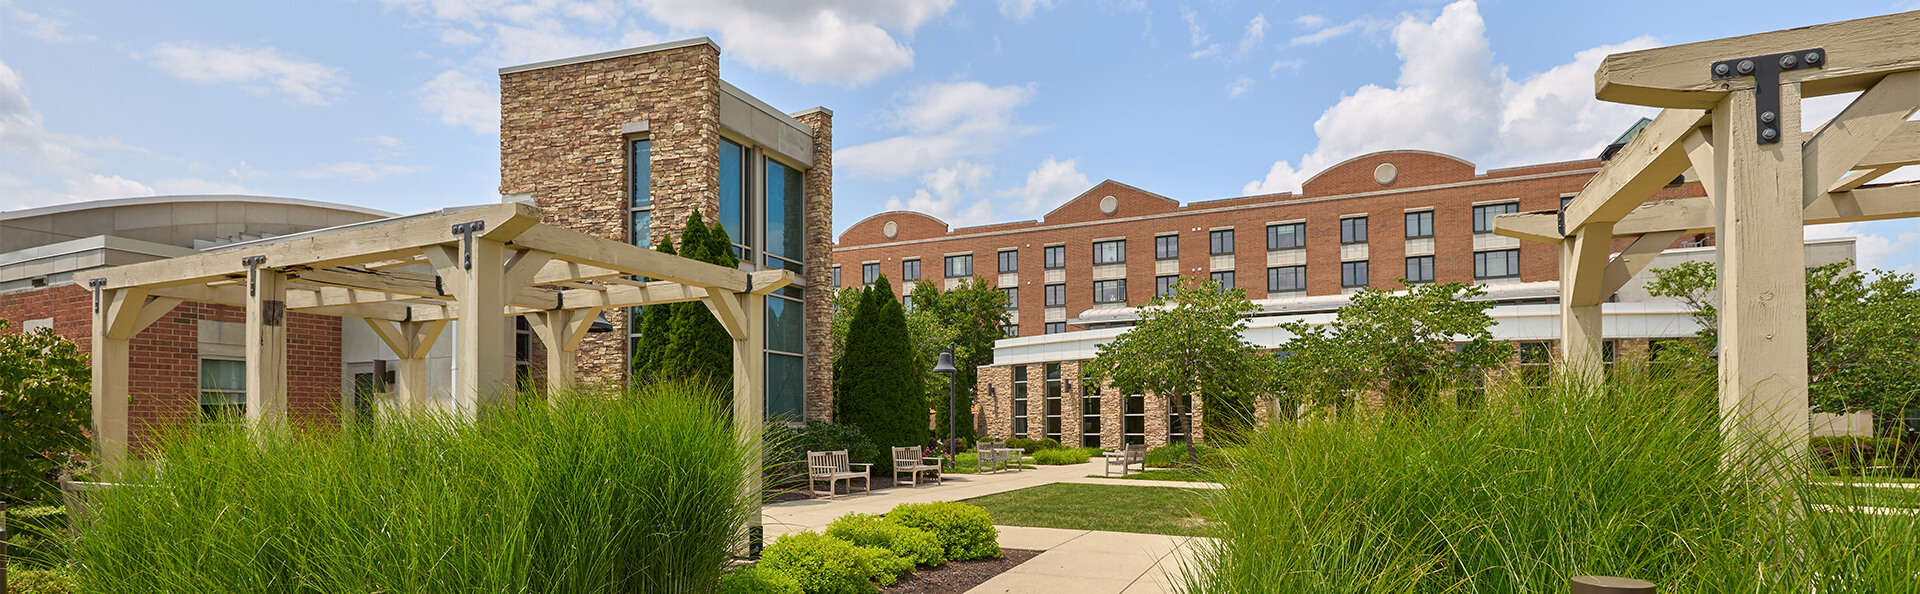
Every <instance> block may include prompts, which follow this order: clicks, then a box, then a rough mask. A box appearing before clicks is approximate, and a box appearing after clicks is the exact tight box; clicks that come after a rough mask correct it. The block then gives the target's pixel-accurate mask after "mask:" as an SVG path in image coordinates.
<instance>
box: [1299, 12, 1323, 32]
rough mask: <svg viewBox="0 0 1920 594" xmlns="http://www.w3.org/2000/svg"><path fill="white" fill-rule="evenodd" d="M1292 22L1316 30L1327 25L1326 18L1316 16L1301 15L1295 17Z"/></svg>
mask: <svg viewBox="0 0 1920 594" xmlns="http://www.w3.org/2000/svg"><path fill="white" fill-rule="evenodd" d="M1293 22H1294V23H1297V24H1299V25H1300V26H1302V27H1306V28H1308V29H1318V28H1320V26H1321V25H1325V24H1327V17H1323V16H1320V15H1317V14H1303V15H1300V16H1298V17H1295V18H1294V19H1293Z"/></svg>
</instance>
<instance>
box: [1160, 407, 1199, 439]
mask: <svg viewBox="0 0 1920 594" xmlns="http://www.w3.org/2000/svg"><path fill="white" fill-rule="evenodd" d="M1180 402H1181V403H1183V404H1184V406H1175V405H1174V404H1173V402H1172V399H1171V398H1169V399H1168V402H1167V443H1186V441H1187V422H1186V416H1187V415H1185V414H1181V413H1180V411H1182V410H1187V411H1192V410H1193V396H1191V395H1188V396H1182V397H1181V398H1180ZM1189 414H1191V413H1189ZM1195 420H1198V419H1195Z"/></svg>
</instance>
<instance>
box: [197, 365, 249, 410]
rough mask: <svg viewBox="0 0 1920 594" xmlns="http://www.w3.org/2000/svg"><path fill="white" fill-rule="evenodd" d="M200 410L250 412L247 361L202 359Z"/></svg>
mask: <svg viewBox="0 0 1920 594" xmlns="http://www.w3.org/2000/svg"><path fill="white" fill-rule="evenodd" d="M200 412H201V413H203V414H205V415H207V416H209V417H219V416H236V417H237V416H242V415H245V414H247V362H246V361H229V360H226V359H207V358H202V359H200Z"/></svg>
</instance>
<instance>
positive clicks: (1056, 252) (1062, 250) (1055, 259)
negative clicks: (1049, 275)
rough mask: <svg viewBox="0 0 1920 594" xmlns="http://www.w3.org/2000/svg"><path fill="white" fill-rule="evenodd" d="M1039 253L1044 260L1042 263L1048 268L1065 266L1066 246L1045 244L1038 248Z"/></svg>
mask: <svg viewBox="0 0 1920 594" xmlns="http://www.w3.org/2000/svg"><path fill="white" fill-rule="evenodd" d="M1040 255H1041V259H1043V260H1046V262H1043V264H1045V265H1046V267H1047V268H1048V269H1053V268H1066V267H1067V246H1064V245H1050V246H1046V247H1044V248H1041V249H1040Z"/></svg>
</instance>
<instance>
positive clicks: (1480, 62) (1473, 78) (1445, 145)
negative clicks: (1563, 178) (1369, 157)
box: [1243, 0, 1654, 194]
mask: <svg viewBox="0 0 1920 594" xmlns="http://www.w3.org/2000/svg"><path fill="white" fill-rule="evenodd" d="M1393 40H1394V44H1395V46H1396V48H1397V50H1398V54H1399V56H1400V59H1401V62H1402V64H1401V69H1400V77H1399V80H1398V81H1396V83H1395V86H1394V87H1392V88H1387V87H1381V86H1378V85H1366V86H1363V87H1361V88H1359V89H1356V90H1355V91H1354V92H1353V93H1352V94H1349V95H1346V96H1343V97H1341V99H1340V101H1339V102H1338V103H1336V104H1334V105H1333V107H1330V108H1328V109H1327V110H1326V112H1324V113H1322V114H1321V116H1320V119H1318V120H1316V121H1315V122H1314V124H1313V130H1314V133H1315V134H1316V135H1317V136H1318V137H1319V143H1318V145H1316V146H1315V147H1314V149H1313V151H1312V152H1309V153H1308V154H1306V155H1304V156H1302V157H1301V158H1300V159H1299V160H1298V161H1297V162H1292V163H1290V162H1288V161H1279V162H1276V163H1274V164H1273V166H1272V168H1270V170H1269V171H1268V172H1267V175H1266V177H1265V178H1263V179H1260V180H1255V181H1252V182H1249V183H1247V184H1246V186H1245V187H1244V188H1243V190H1244V191H1245V192H1246V193H1248V194H1264V193H1272V192H1282V191H1292V190H1297V189H1299V187H1300V183H1301V182H1302V181H1304V180H1305V178H1306V177H1308V176H1311V175H1313V174H1315V173H1318V172H1319V171H1321V170H1323V169H1325V168H1326V167H1329V166H1331V165H1334V164H1336V163H1338V162H1340V161H1342V160H1345V159H1347V158H1351V157H1354V156H1357V155H1361V154H1365V153H1369V152H1374V151H1380V150H1389V149H1403V148H1405V149H1422V150H1431V151H1438V152H1442V153H1447V154H1451V155H1455V156H1459V157H1462V158H1465V159H1467V160H1470V161H1474V162H1476V163H1477V164H1479V165H1481V166H1483V167H1502V166H1507V165H1516V164H1522V163H1538V162H1543V161H1555V160H1565V159H1574V158H1580V157H1589V156H1592V155H1594V154H1597V153H1598V152H1599V149H1600V148H1601V147H1604V146H1605V145H1606V143H1607V142H1608V141H1611V140H1612V139H1613V138H1614V137H1615V136H1616V135H1618V134H1619V132H1620V131H1621V130H1623V129H1625V128H1626V127H1627V126H1628V125H1631V124H1632V123H1633V121H1634V120H1635V119H1637V118H1639V117H1641V116H1643V115H1650V114H1651V113H1652V110H1649V109H1646V108H1640V107H1634V106H1626V105H1619V104H1612V103H1601V102H1599V101H1597V100H1595V99H1594V98H1593V72H1594V70H1595V68H1597V67H1598V66H1599V63H1600V60H1601V59H1603V58H1605V57H1606V55H1607V54H1610V53H1616V52H1622V51H1631V50H1635V49H1641V48H1646V47H1651V46H1653V45H1654V41H1653V40H1652V39H1650V38H1646V37H1641V38H1637V39H1634V40H1631V41H1628V42H1626V43H1622V44H1618V45H1609V46H1601V47H1597V48H1593V49H1589V50H1585V51H1582V52H1579V53H1578V54H1576V55H1575V56H1574V59H1573V61H1572V62H1569V63H1567V64H1562V65H1560V66H1556V67H1554V68H1552V69H1549V70H1547V71H1546V72H1542V73H1539V74H1535V75H1532V76H1529V77H1527V78H1526V79H1525V80H1522V81H1515V80H1513V79H1512V78H1510V77H1509V76H1508V74H1507V68H1506V66H1504V65H1501V64H1497V63H1495V62H1494V59H1493V50H1492V47H1491V44H1489V43H1488V41H1487V37H1486V23H1485V21H1483V20H1482V19H1481V17H1480V13H1479V9H1478V6H1476V5H1475V4H1474V3H1473V2H1472V1H1471V0H1462V1H1460V2H1455V3H1453V4H1450V5H1448V6H1447V7H1446V8H1445V9H1443V10H1442V11H1441V13H1440V16H1439V17H1437V18H1436V19H1434V20H1433V21H1432V22H1424V21H1421V20H1417V19H1414V18H1412V17H1406V18H1403V19H1402V20H1401V21H1400V24H1399V25H1397V26H1395V27H1394V29H1393Z"/></svg>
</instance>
